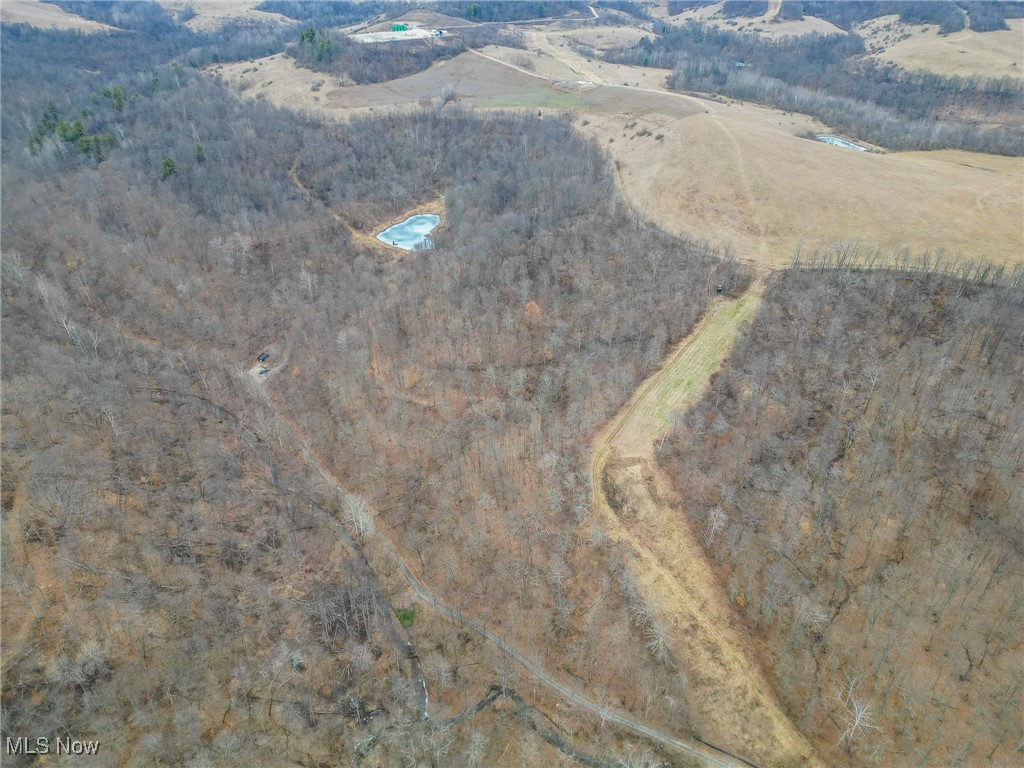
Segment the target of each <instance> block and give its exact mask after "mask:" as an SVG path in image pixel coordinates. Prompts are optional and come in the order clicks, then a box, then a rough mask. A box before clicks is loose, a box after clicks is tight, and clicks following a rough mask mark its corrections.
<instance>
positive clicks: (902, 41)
mask: <svg viewBox="0 0 1024 768" xmlns="http://www.w3.org/2000/svg"><path fill="white" fill-rule="evenodd" d="M1006 23H1007V25H1008V26H1009V27H1010V28H1009V29H1008V30H1001V31H996V32H975V31H973V30H969V29H965V30H962V31H960V32H954V33H953V34H950V35H944V36H943V35H940V34H939V32H938V28H937V27H935V26H934V25H933V26H918V25H914V26H912V25H909V24H903V23H902V22H900V20H899V17H898V16H881V17H879V18H877V19H872V20H871V21H867V22H865V23H863V24H860V25H858V27H857V33H858V34H859V35H861V36H862V37H863V38H864V44H865V46H866V47H867V49H868V50H869V51H871V52H872V54H874V56H875V58H876V59H878V60H879V61H885V62H889V63H892V64H895V65H897V66H899V67H903V68H904V69H915V70H926V71H928V72H936V73H938V74H940V75H960V76H961V77H967V76H970V75H985V76H986V77H1024V19H1007V21H1006Z"/></svg>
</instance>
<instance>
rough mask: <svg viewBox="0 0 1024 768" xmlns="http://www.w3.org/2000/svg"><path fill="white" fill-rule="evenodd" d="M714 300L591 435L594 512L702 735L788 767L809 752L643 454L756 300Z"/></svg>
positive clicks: (749, 296)
mask: <svg viewBox="0 0 1024 768" xmlns="http://www.w3.org/2000/svg"><path fill="white" fill-rule="evenodd" d="M762 290H763V286H762V284H761V283H755V284H754V286H753V287H752V288H751V289H750V290H749V291H748V292H747V293H746V294H745V295H743V296H741V297H740V298H738V299H733V300H721V299H719V300H716V302H715V304H714V305H712V307H711V308H710V309H709V311H708V314H707V315H706V316H705V319H704V320H703V321H702V322H701V324H700V325H699V326H698V327H697V328H696V329H695V330H694V332H693V333H692V334H690V336H689V337H687V338H686V339H685V340H684V341H683V342H682V343H681V344H680V345H679V346H678V347H676V349H675V350H674V351H673V352H672V354H671V355H670V356H669V357H668V359H667V360H666V361H665V363H664V365H663V366H662V368H661V369H660V370H659V371H658V372H657V373H656V374H654V375H653V376H651V377H650V378H649V379H647V380H646V381H645V382H644V383H643V384H642V385H641V386H640V388H639V389H637V391H636V392H635V393H634V395H633V397H632V398H631V399H630V401H629V402H628V403H627V404H626V406H625V407H624V408H623V409H622V410H621V411H620V412H619V414H618V415H617V416H616V417H615V418H614V419H613V420H612V421H611V422H609V424H608V425H607V426H606V427H605V428H604V430H602V432H601V433H600V434H599V435H598V437H597V440H596V441H595V444H594V454H593V460H592V465H591V471H592V479H593V488H594V500H593V509H594V512H595V513H596V514H597V515H599V516H600V519H601V521H602V523H603V524H604V526H605V528H606V530H607V531H608V533H609V535H610V536H611V537H612V538H614V539H616V540H618V541H620V542H622V543H624V544H626V545H627V546H628V547H629V548H630V550H631V551H632V552H633V553H634V555H635V557H634V558H633V560H632V562H631V568H632V571H633V575H634V577H635V579H636V582H637V585H638V586H639V588H640V590H641V592H642V594H643V595H644V598H645V599H646V600H647V602H648V604H649V606H651V613H652V615H653V620H654V621H655V622H657V623H658V624H660V625H661V626H663V627H664V628H665V629H666V630H667V632H666V646H667V650H668V651H669V652H670V653H671V655H672V657H673V659H674V660H676V661H677V663H678V664H679V665H680V667H681V669H680V671H681V672H682V674H684V675H686V677H687V679H688V680H689V682H690V685H691V688H692V690H693V693H694V696H693V702H692V705H693V707H694V710H695V713H696V717H697V720H698V722H697V726H698V728H699V730H700V731H701V732H702V733H703V734H704V737H705V738H708V739H709V740H711V741H714V742H716V743H725V744H729V745H731V748H732V749H733V750H734V751H736V752H738V753H739V754H742V755H744V756H745V757H747V758H748V759H751V760H752V761H754V762H757V763H758V764H761V765H799V764H802V763H804V761H805V759H807V760H812V759H813V752H812V750H811V747H810V745H809V744H808V743H807V741H806V740H805V739H804V738H803V737H802V736H801V735H800V733H799V732H798V731H797V730H796V728H795V726H794V725H793V723H792V722H791V721H790V720H789V718H788V717H787V716H786V714H785V712H784V711H783V710H782V707H781V705H780V704H779V701H778V699H777V698H776V696H775V695H774V693H773V690H772V687H771V684H770V683H769V681H768V678H767V676H766V675H765V674H764V673H763V671H762V670H761V668H760V665H759V664H758V662H757V660H756V659H755V658H754V655H753V653H752V649H751V642H750V639H749V637H748V636H747V634H746V633H745V631H744V630H743V628H742V627H741V626H740V625H739V623H738V621H737V619H736V617H735V614H734V612H733V610H732V608H731V606H730V605H729V603H728V601H727V599H726V597H725V594H724V592H723V590H722V587H721V585H720V583H719V582H718V580H717V578H716V576H715V574H714V573H713V571H712V570H711V567H710V565H709V564H708V562H707V560H706V559H705V556H704V553H703V551H702V549H701V544H700V541H699V538H698V537H699V536H700V532H699V531H697V530H695V529H694V527H693V526H692V524H691V523H690V522H689V520H688V519H687V518H686V516H685V515H684V513H683V511H682V509H681V508H680V506H679V503H678V501H677V500H676V499H675V497H674V494H673V492H672V490H671V486H670V483H669V482H668V480H667V478H666V477H664V476H663V474H662V473H661V471H660V470H659V469H658V466H657V464H656V463H655V461H654V445H655V442H656V441H657V440H659V439H661V437H662V436H663V435H664V433H665V430H666V429H667V428H668V427H669V422H670V419H671V417H672V414H673V413H675V412H681V411H684V410H685V409H686V408H688V407H690V406H691V405H693V404H694V403H695V402H696V401H697V399H698V398H699V397H700V396H701V395H702V394H703V393H704V391H705V389H706V387H707V385H708V382H709V380H710V378H711V376H712V374H713V373H714V372H715V371H717V370H718V368H719V367H720V366H721V364H722V362H723V361H724V360H725V358H726V357H727V356H728V354H729V351H730V349H731V348H732V346H733V344H734V342H735V341H736V338H737V337H738V335H739V333H740V331H741V329H742V327H743V325H744V323H745V322H746V321H748V320H749V319H751V318H752V317H753V316H754V314H755V313H756V311H757V308H758V306H759V305H760V301H761V293H762Z"/></svg>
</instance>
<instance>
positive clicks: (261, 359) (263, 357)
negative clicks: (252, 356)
mask: <svg viewBox="0 0 1024 768" xmlns="http://www.w3.org/2000/svg"><path fill="white" fill-rule="evenodd" d="M269 356H270V355H268V354H267V353H266V352H260V354H259V356H258V357H257V358H256V359H257V360H259V361H260V362H261V363H262V362H263V361H264V360H266V359H267V358H268V357H269Z"/></svg>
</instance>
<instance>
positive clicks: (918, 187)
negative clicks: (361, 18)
mask: <svg viewBox="0 0 1024 768" xmlns="http://www.w3.org/2000/svg"><path fill="white" fill-rule="evenodd" d="M528 42H529V50H528V51H525V52H524V51H515V50H512V49H502V48H498V47H496V46H491V47H489V48H488V49H486V51H482V52H481V53H482V54H483V55H481V53H466V54H463V55H461V56H459V57H457V58H455V59H452V60H449V61H445V62H442V63H440V64H438V65H437V66H434V67H432V68H430V69H428V70H426V71H425V72H421V73H419V74H416V75H413V76H411V77H407V78H403V79H401V80H396V81H393V82H390V83H383V84H379V85H363V86H351V87H344V88H337V87H332V84H331V82H330V77H329V76H327V75H324V74H322V73H317V72H312V71H310V70H305V69H301V68H298V67H296V66H295V65H294V64H293V63H292V61H291V60H290V59H288V58H286V57H284V56H272V57H268V58H266V59H261V60H259V61H257V62H255V63H239V64H232V65H225V66H220V67H217V68H216V69H215V71H216V72H219V73H220V74H221V75H223V76H224V77H225V78H226V79H227V80H228V81H229V82H231V83H232V84H233V85H234V86H235V87H237V88H239V89H240V90H242V91H243V92H244V93H245V94H246V95H248V96H252V97H256V98H266V99H267V100H269V101H271V102H272V103H275V104H278V105H280V106H286V107H290V108H293V109H307V110H313V111H319V112H321V113H323V114H326V115H330V116H333V117H335V118H337V119H344V118H346V117H347V116H349V115H352V114H363V113H366V112H368V111H375V110H395V109H399V110H404V109H415V108H418V106H419V105H420V104H422V103H425V102H426V101H427V100H431V99H435V98H436V97H437V95H438V93H439V92H440V91H441V89H442V88H443V87H445V86H446V85H449V84H450V85H451V86H452V87H453V88H454V89H455V93H456V96H457V98H458V99H459V100H460V101H461V102H462V103H465V104H467V105H472V106H477V107H482V108H526V109H553V110H572V111H576V112H579V117H580V119H579V120H578V122H577V125H578V126H579V127H580V128H581V129H582V130H583V131H584V132H586V133H588V134H589V135H591V136H593V137H595V138H596V139H597V140H598V141H599V142H600V143H601V145H602V146H604V147H606V148H607V149H608V151H609V152H610V153H611V155H612V157H613V159H614V161H615V166H616V169H617V175H618V179H619V183H620V185H621V188H622V190H623V192H624V193H625V195H626V197H627V199H628V200H629V201H630V203H631V204H632V205H633V206H635V207H636V208H637V210H638V211H640V212H641V213H642V214H643V215H645V216H648V217H649V218H651V219H652V220H653V221H655V222H657V223H658V224H659V225H661V226H663V227H665V228H666V229H667V230H669V231H671V232H676V233H682V234H689V235H694V236H699V237H705V238H707V239H709V240H711V241H712V242H714V243H716V244H721V245H725V244H729V245H731V246H732V247H733V248H734V250H735V252H736V254H737V255H738V256H739V257H740V258H742V259H745V260H750V261H754V262H757V263H759V264H762V265H767V266H784V265H786V264H788V263H790V262H791V261H792V259H793V256H794V254H795V253H796V251H797V249H798V248H803V249H804V251H805V252H806V251H809V250H813V249H815V248H818V247H823V246H826V245H829V244H831V243H834V242H836V241H837V240H856V241H858V242H860V243H862V244H864V245H865V246H868V247H871V248H880V249H882V250H883V251H886V252H888V251H891V250H893V249H899V248H903V247H906V248H909V249H911V251H913V252H914V253H919V252H922V251H925V250H931V251H936V250H937V249H940V248H944V249H946V251H947V252H949V253H950V254H952V255H958V256H959V257H960V258H962V259H965V260H985V261H992V262H998V263H1017V262H1020V261H1021V260H1022V257H1021V254H1024V228H1022V226H1021V224H1022V216H1024V185H1022V184H1021V162H1020V159H1019V158H1007V157H998V156H992V155H981V154H975V153H969V152H958V151H942V152H903V153H885V154H883V153H876V152H854V151H851V150H844V149H841V148H838V147H832V146H828V145H825V144H820V143H818V142H815V141H809V140H806V139H802V138H798V134H800V133H802V132H805V131H808V130H813V131H820V132H825V131H826V129H825V127H824V126H822V125H820V124H817V123H815V121H813V120H812V119H810V118H808V117H805V116H803V115H790V114H785V113H782V112H779V111H778V110H772V109H767V108H763V107H757V106H754V105H750V104H741V103H731V104H722V103H719V102H716V101H710V100H706V99H697V98H692V97H687V96H681V95H679V94H673V93H669V92H667V91H665V90H664V87H663V82H664V76H665V74H666V73H665V72H664V71H663V70H655V69H650V68H648V69H641V68H636V67H628V66H623V65H616V64H608V63H603V62H599V61H597V60H593V59H587V58H585V57H583V56H581V55H579V54H578V53H575V52H574V51H572V50H571V49H570V48H569V47H568V46H567V45H566V44H565V39H564V36H563V34H562V33H560V32H551V31H545V30H543V29H542V30H534V31H531V32H530V33H529V37H528ZM524 60H525V61H528V62H529V65H528V66H529V67H530V68H529V69H523V68H521V67H520V66H519V65H521V64H523V63H524ZM503 62H504V63H503ZM516 62H518V64H516ZM570 78H572V79H570ZM575 80H584V81H586V82H588V83H592V84H593V86H594V87H589V86H587V87H584V88H574V87H573V84H574V83H575ZM317 81H319V82H320V83H321V85H322V88H321V89H320V90H317V91H314V90H312V88H313V84H314V83H316V82H317ZM623 83H628V86H627V85H623Z"/></svg>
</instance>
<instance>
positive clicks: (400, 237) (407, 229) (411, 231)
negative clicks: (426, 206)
mask: <svg viewBox="0 0 1024 768" xmlns="http://www.w3.org/2000/svg"><path fill="white" fill-rule="evenodd" d="M440 223H441V217H440V216H435V215H434V214H432V213H420V214H417V215H415V216H410V217H409V218H408V219H406V220H405V221H403V222H402V223H401V224H395V225H394V226H393V227H388V228H387V229H385V230H384V231H383V232H381V233H380V234H379V235H377V239H378V240H380V241H381V242H382V243H387V244H388V245H394V246H396V247H398V248H402V249H403V250H406V251H413V250H416V249H417V248H430V247H432V246H433V243H431V242H430V240H429V238H427V235H428V234H430V233H431V232H432V231H433V230H434V229H435V228H436V227H437V225H438V224H440Z"/></svg>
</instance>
